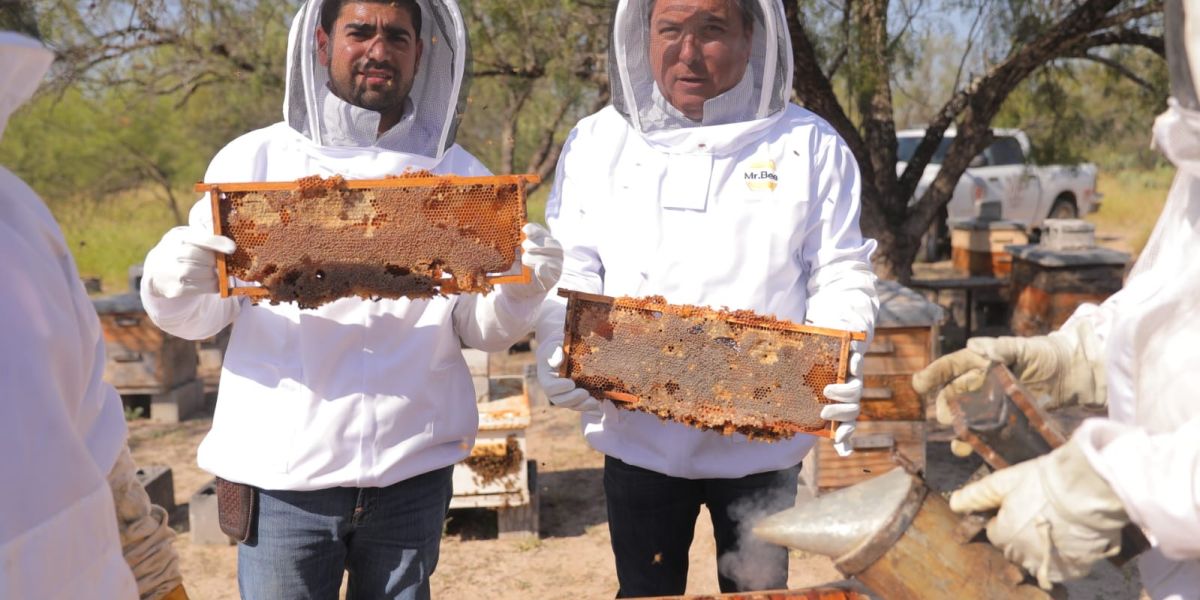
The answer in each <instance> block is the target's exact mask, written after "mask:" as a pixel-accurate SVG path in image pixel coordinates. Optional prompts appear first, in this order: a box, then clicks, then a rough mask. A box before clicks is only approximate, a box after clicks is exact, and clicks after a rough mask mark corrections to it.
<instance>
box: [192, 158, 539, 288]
mask: <svg viewBox="0 0 1200 600" xmlns="http://www.w3.org/2000/svg"><path fill="white" fill-rule="evenodd" d="M531 181H536V178H535V177H531V176H495V177H454V176H435V175H432V174H430V173H428V172H421V173H412V174H406V175H404V176H401V177H391V178H387V179H378V180H357V181H354V180H350V181H347V180H344V179H342V178H341V177H331V178H328V179H323V178H321V177H318V176H313V177H305V178H302V179H299V180H297V181H294V182H264V183H240V184H199V185H197V186H196V189H197V191H205V192H209V193H210V195H211V197H212V205H213V222H214V224H215V226H214V230H215V232H216V233H217V234H218V235H225V236H228V237H230V238H232V239H233V241H234V242H235V243H237V250H236V251H235V252H234V253H233V254H232V255H229V256H225V255H218V265H217V266H218V273H219V275H220V282H221V283H220V285H221V295H222V296H228V295H230V294H235V295H238V294H240V295H248V296H252V297H255V298H264V297H265V298H267V299H269V300H270V301H271V302H272V303H277V302H296V303H297V304H299V305H300V307H301V308H311V307H315V306H319V305H321V304H324V303H326V302H330V301H333V300H336V299H338V298H345V297H350V296H358V297H362V298H401V297H407V298H428V297H430V296H434V295H438V294H445V293H456V292H479V293H487V292H489V291H491V289H492V288H493V286H494V285H495V284H497V283H506V282H514V281H520V282H527V281H529V273H528V272H526V271H524V270H522V272H521V273H520V274H517V275H504V273H505V272H506V271H508V270H509V269H510V268H511V267H512V266H513V264H514V263H515V262H516V260H517V259H518V258H519V253H520V246H521V241H522V234H521V227H522V226H523V225H524V224H525V219H526V215H525V183H527V182H531ZM230 277H233V278H236V279H237V280H240V281H243V282H257V283H259V284H261V287H246V286H235V287H231V285H230V281H229V278H230Z"/></svg>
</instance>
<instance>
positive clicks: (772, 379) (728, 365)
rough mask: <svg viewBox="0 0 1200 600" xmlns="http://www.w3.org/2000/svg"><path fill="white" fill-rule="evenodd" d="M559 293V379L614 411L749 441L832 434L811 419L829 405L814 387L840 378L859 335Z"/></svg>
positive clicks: (659, 301) (654, 302)
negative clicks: (562, 314)
mask: <svg viewBox="0 0 1200 600" xmlns="http://www.w3.org/2000/svg"><path fill="white" fill-rule="evenodd" d="M559 295H560V296H563V297H565V298H567V316H566V320H565V323H564V326H563V334H564V335H563V362H562V364H561V365H560V366H559V375H560V376H561V377H564V378H568V379H571V380H572V381H574V382H575V383H576V385H578V386H579V387H580V388H582V389H586V390H588V392H589V393H591V394H592V395H593V396H594V397H596V398H603V399H607V400H611V401H613V402H614V404H615V405H616V406H617V407H618V408H620V409H624V410H636V411H641V412H646V413H650V414H654V415H656V416H658V417H659V418H661V419H664V420H670V421H675V422H679V423H683V424H685V425H689V426H692V427H697V428H700V429H706V430H715V431H719V432H721V433H723V434H725V435H730V434H733V433H742V434H744V435H747V436H748V437H750V438H751V439H763V440H768V441H774V440H779V439H786V438H790V437H792V436H793V435H795V434H796V433H806V434H812V435H818V436H822V437H832V436H833V432H834V427H835V426H836V423H832V422H830V421H826V420H824V419H820V417H819V414H820V409H821V407H822V406H825V405H827V404H831V403H832V401H830V400H828V399H827V398H825V397H824V394H823V388H824V385H825V384H827V383H844V382H845V381H846V377H847V374H848V370H849V358H850V350H851V342H852V341H864V340H865V339H866V333H864V332H850V331H842V330H838V329H827V328H822V327H812V326H807V325H798V324H795V323H792V322H790V321H784V320H779V319H775V318H772V317H764V316H761V315H757V314H755V313H753V312H751V311H729V310H726V309H721V310H716V309H711V308H704V307H696V306H688V305H675V304H668V303H667V302H666V301H665V300H664V299H663V298H662V297H658V296H654V297H649V298H628V297H623V298H613V297H610V296H602V295H598V294H589V293H584V292H577V291H572V290H561V289H560V290H559ZM693 334H703V335H693ZM602 354H603V356H602Z"/></svg>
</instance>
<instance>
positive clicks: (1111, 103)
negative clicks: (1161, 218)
mask: <svg viewBox="0 0 1200 600" xmlns="http://www.w3.org/2000/svg"><path fill="white" fill-rule="evenodd" d="M1110 54H1111V60H1113V61H1116V62H1118V63H1119V64H1122V65H1124V67H1123V68H1126V69H1128V70H1129V71H1130V72H1131V73H1133V74H1135V76H1136V77H1138V78H1139V79H1141V80H1142V81H1143V82H1145V83H1146V84H1147V86H1143V85H1140V84H1138V83H1135V82H1134V81H1132V80H1131V79H1129V78H1128V77H1126V76H1124V75H1122V74H1121V73H1118V72H1117V71H1115V70H1113V69H1112V68H1110V67H1108V66H1105V65H1102V64H1099V63H1095V62H1088V61H1071V62H1061V61H1060V62H1058V63H1054V64H1051V65H1049V66H1047V67H1045V68H1043V69H1040V70H1038V71H1037V72H1036V73H1035V74H1034V75H1033V76H1032V77H1030V78H1029V79H1028V80H1026V81H1025V82H1024V83H1023V84H1022V85H1021V86H1019V87H1018V88H1017V89H1016V90H1014V92H1013V93H1012V95H1010V96H1009V98H1008V100H1007V101H1006V102H1005V104H1004V108H1003V110H1002V111H1001V112H1000V114H999V115H997V117H996V119H995V121H994V122H993V124H994V125H995V126H996V127H1018V128H1021V129H1023V130H1025V132H1026V133H1027V134H1029V136H1030V141H1031V143H1032V144H1033V160H1034V162H1037V163H1039V164H1053V163H1059V164H1063V163H1075V162H1083V161H1089V162H1095V163H1097V164H1099V165H1100V167H1101V168H1102V169H1138V170H1145V169H1151V168H1153V167H1155V166H1156V165H1159V164H1162V157H1161V155H1160V154H1159V153H1158V152H1157V151H1155V150H1153V149H1151V148H1150V143H1149V142H1150V128H1151V126H1152V125H1153V123H1154V118H1155V116H1156V115H1158V113H1160V112H1162V111H1163V110H1165V108H1166V97H1167V91H1168V81H1167V68H1166V63H1165V62H1164V61H1163V60H1162V59H1160V58H1158V57H1157V56H1155V55H1153V54H1152V53H1150V52H1148V51H1146V50H1130V49H1124V50H1122V51H1117V52H1112V53H1110Z"/></svg>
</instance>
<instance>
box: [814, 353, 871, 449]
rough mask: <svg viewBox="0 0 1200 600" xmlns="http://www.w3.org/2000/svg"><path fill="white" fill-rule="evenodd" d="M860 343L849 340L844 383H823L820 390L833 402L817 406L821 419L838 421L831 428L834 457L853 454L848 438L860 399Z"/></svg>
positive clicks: (851, 433)
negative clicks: (823, 387) (835, 452)
mask: <svg viewBox="0 0 1200 600" xmlns="http://www.w3.org/2000/svg"><path fill="white" fill-rule="evenodd" d="M863 344H864V343H863V342H850V368H849V370H848V371H847V373H848V375H847V377H846V383H831V384H829V385H826V386H825V390H824V391H825V397H826V398H828V399H830V400H833V401H834V402H836V403H837V404H828V405H826V406H823V407H821V418H822V419H825V420H826V421H837V422H838V425H837V428H836V429H834V431H833V449H834V450H836V451H837V453H838V456H850V455H851V454H853V453H854V446H853V444H852V443H851V441H850V437H851V436H852V435H854V429H855V421H856V420H857V419H858V411H859V403H860V402H861V401H862V391H863V383H862V361H863Z"/></svg>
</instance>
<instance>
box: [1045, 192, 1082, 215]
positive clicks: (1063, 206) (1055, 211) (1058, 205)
mask: <svg viewBox="0 0 1200 600" xmlns="http://www.w3.org/2000/svg"><path fill="white" fill-rule="evenodd" d="M1046 216H1047V218H1050V219H1078V218H1079V208H1078V207H1076V206H1075V200H1074V199H1072V198H1071V197H1070V196H1068V195H1066V194H1063V195H1062V196H1059V197H1058V198H1055V199H1054V204H1052V205H1051V206H1050V214H1049V215H1046Z"/></svg>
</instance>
